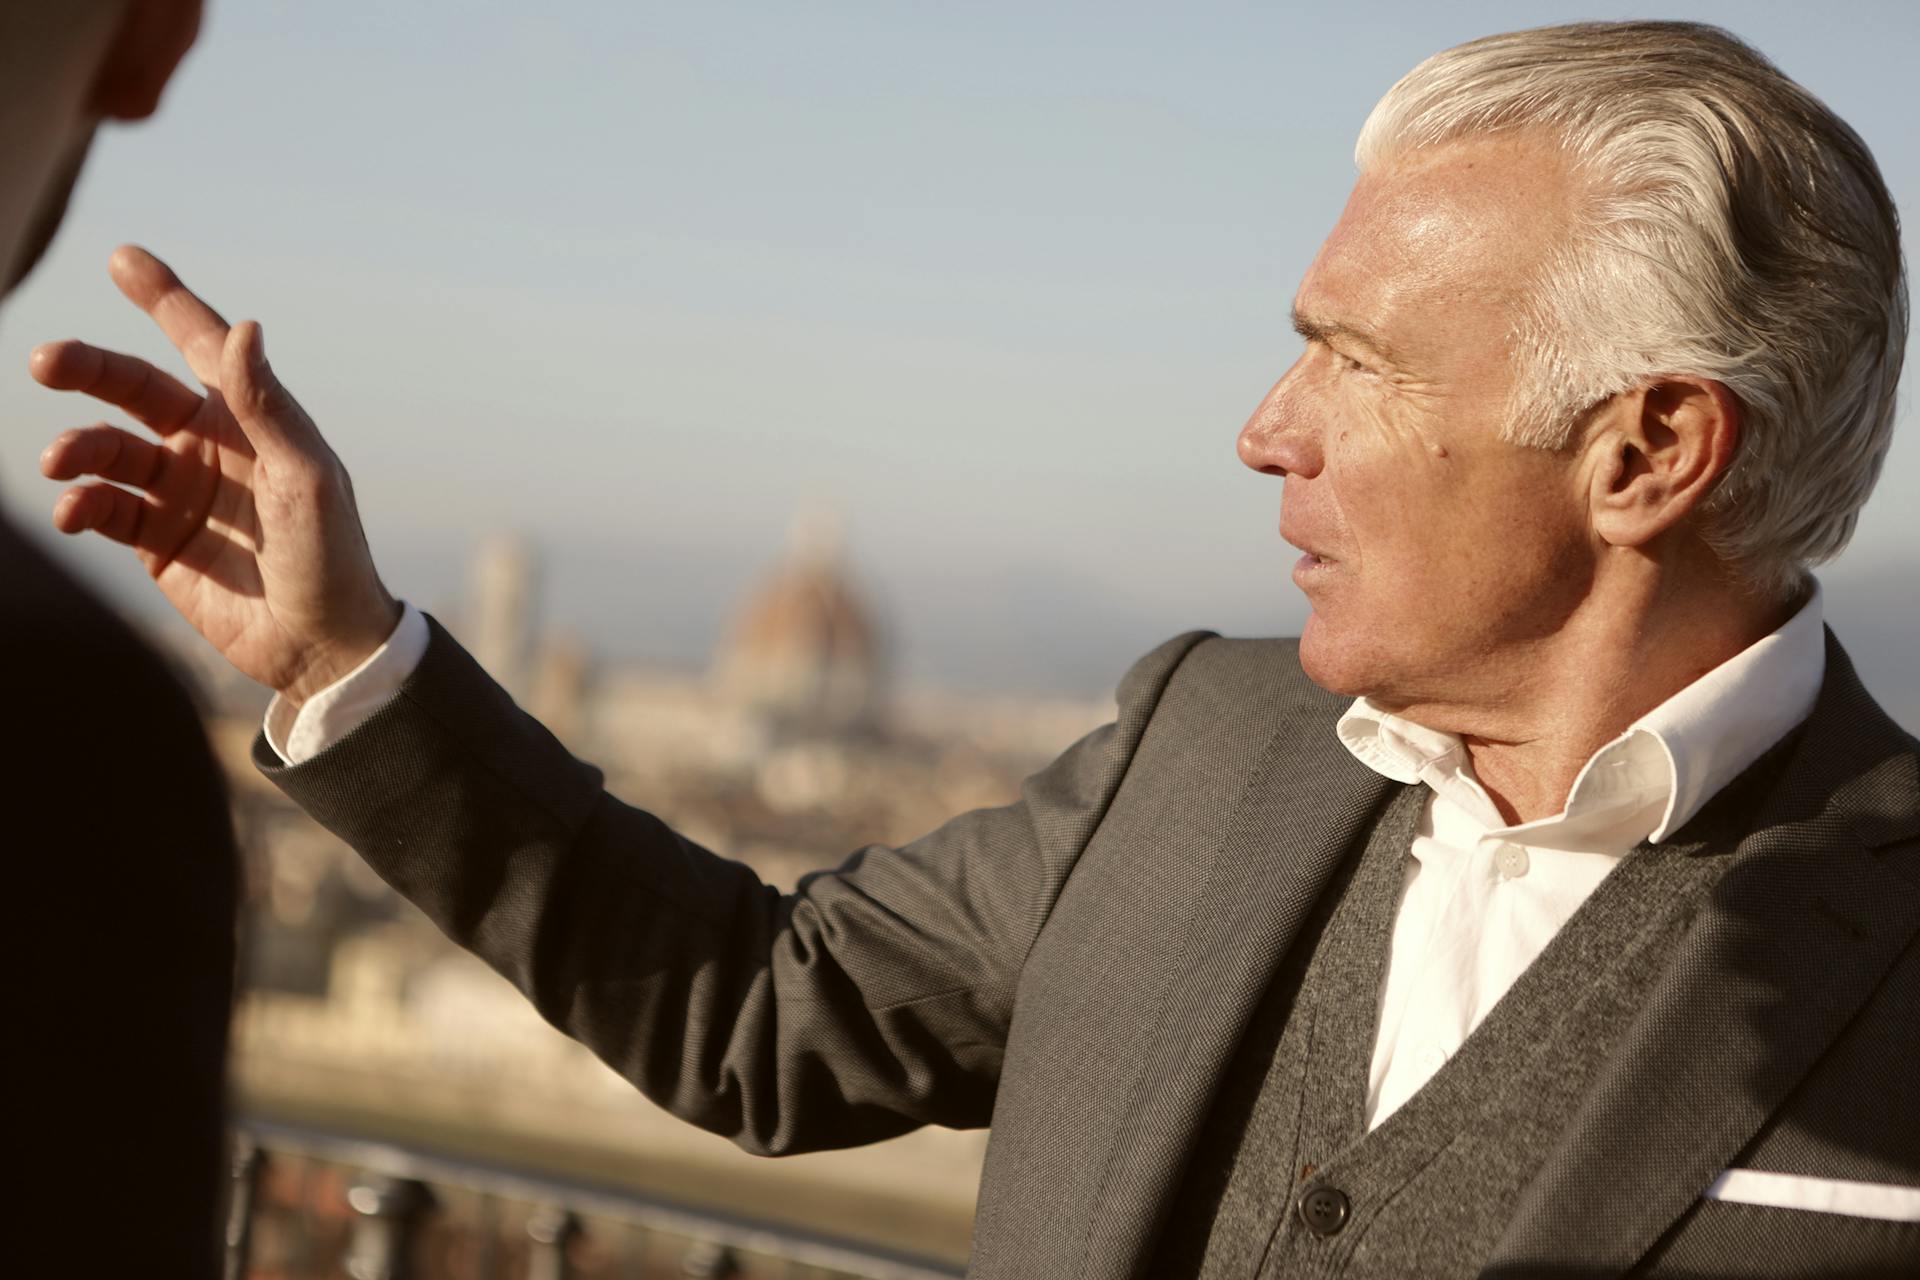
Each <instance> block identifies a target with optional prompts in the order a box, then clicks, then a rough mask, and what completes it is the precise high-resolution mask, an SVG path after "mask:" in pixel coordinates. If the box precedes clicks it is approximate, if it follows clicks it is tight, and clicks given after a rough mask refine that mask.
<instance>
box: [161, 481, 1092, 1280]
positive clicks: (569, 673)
mask: <svg viewBox="0 0 1920 1280" xmlns="http://www.w3.org/2000/svg"><path fill="white" fill-rule="evenodd" d="M771 559H772V563H771V564H770V566H769V568H768V570H767V572H766V573H765V574H764V576H763V577H762V578H761V580H760V581H759V582H758V583H756V584H755V585H753V586H752V587H751V588H750V589H749V590H748V591H747V592H746V593H745V595H744V597H743V598H742V599H741V600H740V602H739V604H738V607H737V609H736V610H735V613H734V616H733V619H732V622H731V625H730V626H729V628H728V629H727V630H726V631H725V633H724V634H723V635H719V636H716V637H715V643H714V648H713V654H712V659H711V662H710V664H709V665H708V667H707V668H706V669H705V670H698V671H688V670H669V669H658V668H647V667H634V666H624V665H622V666H615V665H610V664H606V663H602V662H599V661H596V659H595V657H594V655H593V654H592V653H590V652H589V651H588V650H587V649H586V647H585V646H584V645H582V644H581V643H580V642H578V641H577V640H574V639H571V638H569V637H568V636H566V635H561V634H553V633H552V632H550V631H549V630H547V629H546V628H545V627H544V626H543V624H542V621H541V615H542V611H541V603H540V598H541V569H540V557H539V551H538V548H537V547H535V546H533V545H532V544H530V543H529V542H527V541H525V540H521V539H517V538H514V537H510V536H501V537H497V538H494V539H492V540H490V541H489V542H488V543H487V544H486V545H484V546H482V547H479V548H477V549H476V552H475V555H474V557H473V561H472V569H471V575H470V581H469V585H468V587H467V589H466V591H465V592H464V598H462V599H458V600H453V601H446V602H421V603H423V604H425V605H426V606H427V607H428V608H429V611H430V612H433V613H434V614H435V616H436V617H438V618H440V620H441V621H442V622H444V623H446V624H447V625H448V626H449V627H450V629H452V630H453V631H454V633H455V634H456V635H457V636H459V637H460V639H461V640H462V642H463V643H464V644H465V645H467V647H468V648H469V649H470V650H471V651H472V652H473V653H474V654H475V656H476V657H477V658H478V659H479V660H480V661H481V662H482V664H483V665H485V666H486V668H487V669H488V670H489V671H490V672H492V673H493V674H494V676H495V677H496V678H497V679H499V680H500V682H501V683H502V684H503V685H504V686H505V687H506V688H507V689H508V690H509V691H510V692H512V693H513V695H514V696H515V698H516V699H517V700H518V701H519V702H520V703H521V705H522V706H524V707H526V708H527V709H528V710H530V711H531V712H532V713H533V714H534V715H536V716H538V717H539V718H540V719H541V720H542V721H543V722H544V723H545V724H547V725H548V727H550V728H551V729H552V730H553V731H554V732H555V733H556V734H557V735H558V736H559V737H560V738H561V740H562V741H563V742H565V743H566V744H567V745H568V746H569V748H571V749H572V750H573V751H574V752H575V754H577V755H579V756H580V757H582V758H583V759H587V760H591V761H593V762H594V763H596V764H597V765H599V766H600V767H601V768H602V769H603V770H604V771H605V773H606V777H607V786H608V789H609V790H610V791H612V792H613V793H614V794H615V795H617V796H619V797H621V798H622V799H624V800H626V801H628V802H629V803H633V804H636V805H639V806H641V807H644V808H646V809H649V810H650V811H652V812H654V813H656V814H658V815H659V816H660V817H662V818H663V819H664V820H666V821H667V822H669V823H670V824H672V825H673V826H674V827H676V828H677V829H678V830H680V831H681V832H683V833H684V834H686V835H688V836H689V837H691V838H692V839H695V840H697V841H699V842H700V843H701V844H703V845H705V846H706V847H707V848H709V849H712V850H715V851H716V852H719V853H721V854H723V855H724V856H727V857H731V858H735V859H738V860H740V861H743V862H746V863H747V864H749V865H750V866H752V867H753V868H754V869H755V870H756V871H757V872H758V873H759V874H760V876H761V877H762V878H763V879H764V880H766V881H768V882H769V883H772V884H776V885H778V886H780V887H782V888H791V887H792V885H793V882H794V881H795V880H796V879H797V878H798V877H799V876H800V875H802V874H803V873H805V872H807V871H811V870H815V869H818V868H820V867H826V866H832V865H834V864H836V863H838V862H839V861H841V860H842V859H843V858H844V857H845V856H846V855H847V854H849V853H850V852H852V851H853V850H855V849H857V848H859V847H861V846H863V845H866V844H869V843H873V842H875V841H882V842H888V843H895V842H902V841H905V840H908V839H911V838H913V837H914V836H917V835H920V834H922V833H924V832H925V831H927V830H930V829H931V828H933V827H934V826H937V825H938V824H939V823H940V822H942V821H944V820H945V819H947V818H949V817H951V816H953V815H954V814H956V813H959V812H961V811H963V810H966V809H970V808H974V807H978V806H982V805H993V804H1003V803H1006V802H1007V801H1009V800H1011V799H1012V798H1013V797H1014V796H1015V794H1016V792H1017V788H1018V784H1019V781H1020V779H1021V778H1022V777H1024V776H1025V775H1026V774H1027V773H1029V772H1031V771H1032V770H1033V769H1034V768H1036V767H1038V766H1039V765H1041V764H1043V763H1045V762H1046V761H1047V760H1049V759H1051V758H1052V757H1053V756H1054V755H1056V754H1058V752H1059V751H1060V750H1061V749H1062V748H1063V747H1065V746H1066V745H1067V744H1068V743H1070V742H1072V741H1073V740H1074V739H1076V738H1077V737H1079V736H1080V735H1081V734H1083V733H1085V732H1086V731H1088V730H1089V729H1091V728H1093V727H1094V726H1096V725H1097V724H1099V723H1100V722H1101V721H1103V720H1105V719H1107V718H1109V717H1110V714H1111V712H1110V707H1109V706H1107V705H1106V704H1104V703H1094V702H1081V701H1071V700H1064V699H1051V700H1036V699H1032V698H999V699H996V698H983V697H977V696H969V697H962V696H958V695H950V694H942V693H940V692H938V691H932V690H913V689H903V688H899V687H896V686H895V684H894V682H893V681H891V680H890V679H889V672H890V671H891V670H892V669H893V667H894V662H893V659H894V656H895V655H894V654H893V653H891V652H890V650H889V646H888V642H887V634H888V633H887V629H886V627H885V625H884V621H883V620H881V619H877V618H875V617H874V616H873V614H872V612H871V610H870V608H869V605H868V604H867V602H866V600H865V599H864V598H863V595H862V592H861V591H860V589H859V586H858V584H857V581H856V580H855V576H854V575H853V574H852V573H851V572H850V570H849V568H848V566H847V557H846V556H845V554H844V551H843V548H842V547H841V545H840V540H839V538H838V536H837V534H836V532H835V529H834V527H833V524H832V522H831V521H830V520H828V519H826V518H824V517H823V516H820V515H810V516H803V517H802V518H801V519H800V520H798V521H797V522H796V526H795V529H794V532H793V535H792V538H791V543H790V545H789V546H788V547H787V548H785V550H784V551H783V552H778V553H777V554H776V555H774V556H773V557H771ZM178 656H179V658H180V660H181V661H182V662H184V663H185V664H187V665H188V666H189V668H190V669H191V671H192V673H193V674H194V676H195V677H197V682H198V683H199V684H200V686H201V687H202V689H203V690H204V691H205V695H206V700H207V705H208V708H209V730H210V734H211V736H212V739H213V742H214V744H215V749H216V751H217V753H218V754H219V756H220V757H221V759H222V761H223V763H224V765H225V767H226V769H227V771H228V773H229V775H230V780H231V787H232V794H233V803H234V820H235V825H236V830H237V832H238V835H239V838H240V843H241V847H242V850H243V854H244V857H245V860H246V876H247V884H246V890H245V901H246V904H247V905H246V907H245V908H244V913H243V921H242V954H243V973H242V995H241V998H240V1001H239V1004H238V1006H237V1008H236V1011H235V1020H234V1057H233V1082H234V1088H235V1093H236V1108H237V1110H238V1111H239V1112H240V1113H241V1114H243V1115H245V1116H250V1117H253V1118H255V1119H258V1120H261V1121H264V1122H269V1123H275V1124H290V1125H298V1126H309V1127H312V1128H315V1129H318V1130H323V1131H325V1132H327V1133H331V1134H345V1135H352V1136H354V1137H357V1138H365V1139H369V1140H388V1141H394V1142H402V1143H406V1144H408V1145H409V1146H410V1147H411V1148H413V1149H424V1150H429V1151H433V1152H439V1153H445V1154H447V1155H450V1156H454V1157H465V1158H472V1159H478V1160H485V1161H489V1162H493V1163H495V1164H506V1165H509V1166H511V1167H514V1168H520V1169H525V1170H527V1171H529V1172H530V1173H536V1174H544V1175H550V1176H556V1177H566V1178H575V1179H583V1180H588V1181H592V1182H595V1183H597V1184H601V1185H607V1186H615V1187H625V1188H629V1189H631V1190H633V1191H636V1192H640V1193H645V1194H648V1195H653V1196H659V1197H664V1198H666V1199H669V1200H672V1201H674V1202H677V1203H682V1204H688V1205H695V1206H710V1207H714V1208H720V1209H725V1210H728V1211H731V1212H735V1213H740V1214H745V1215H749V1216H751V1217H755V1218H760V1219H765V1220H767V1221H771V1222H784V1223H791V1224H793V1225H796V1226H805V1227H807V1228H810V1229H813V1230H817V1231H823V1232H827V1233H829V1234H831V1235H835V1236H840V1237H845V1238H848V1239H853V1240H859V1241H863V1242H868V1243H871V1244H874V1245H876V1246H881V1247H885V1248H891V1249H895V1250H902V1251H906V1252H910V1253H913V1254H919V1255H924V1256H927V1257H930V1258H937V1259H945V1260H950V1261H957V1260H960V1259H963V1258H964V1257H965V1252H966V1243H967V1237H968V1232H969V1229H970V1225H971V1218H972V1207H973V1197H974V1190H975V1186H976V1183H977V1181H978V1177H979V1167H980V1160H981V1156H982V1153H983V1151H984V1147H985V1134H984V1132H969V1133H960V1132H953V1131H949V1130H925V1131H922V1132H919V1133H916V1134H911V1135H908V1136H906V1137H904V1138H900V1139H897V1140H895V1141H893V1142H890V1143H886V1144H882V1145H879V1146H875V1147H870V1148H866V1149H862V1150H858V1151H849V1152H832V1153H823V1154H818V1155H808V1156H801V1157H791V1158H787V1159H783V1160H765V1159H758V1158H755V1157H751V1156H748V1155H746V1154H744V1153H742V1152H740V1151H739V1150H737V1149H736V1148H734V1147H733V1146H732V1145H731V1144H730V1143H728V1142H726V1141H724V1140H723V1139H720V1138H717V1137H714V1136H712V1135H709V1134H706V1133H702V1132H700V1131H697V1130H695V1129H693V1128H691V1127H690V1126H687V1125H685V1124H683V1123H682V1122H680V1121H678V1120H675V1119H673V1118H671V1117H669V1116H667V1115H666V1114H665V1113H664V1112H662V1111H660V1110H658V1109H657V1108H655V1107H654V1106H653V1105H652V1104H651V1103H649V1102H647V1101H646V1100H645V1099H644V1098H642V1097H641V1096H640V1095H639V1094H638V1093H637V1092H636V1091H635V1090H634V1089H633V1088H632V1087H631V1086H630V1085H628V1084H627V1083H626V1082H625V1081H624V1080H622V1079H620V1078H619V1077H618V1076H616V1075H615V1074H614V1073H613V1072H612V1071H611V1070H609V1069H608V1068H606V1067H605V1066H603V1065H602V1064H601V1063H600V1062H599V1061H598V1060H597V1059H595V1058H594V1057H593V1056H592V1055H591V1054H590V1053H589V1052H588V1051H587V1050H586V1049H584V1048H583V1047H581V1046H579V1045H577V1044H575V1043H573V1042H572V1041H570V1040H568V1039H566V1038H565V1037H563V1036H562V1035H560V1033H559V1032H557V1031H555V1030H553V1029H552V1028H551V1027H549V1026H548V1025H547V1024H546V1023H545V1022H544V1021H542V1019H541V1018H540V1017H539V1016H538V1015H537V1014H536V1013H535V1012H534V1011H533V1010H532V1008H531V1007H530V1006H529V1005H528V1004H527V1003H526V1002H525V1000H523V999H522V997H521V996H520V995H519V993H518V992H516V991H514V990H513V989H512V988H511V987H510V986H509V985H508V984H507V983H506V982H505V980H503V979H501V978H500V977H498V976H496V975H495V974H494V973H492V972H491V971H490V970H489V969H487V968H486V967H485V966H484V965H482V964H481V963H480V962H479V961H477V960H475V959H473V958H472V957H470V956H468V955H466V954H465V953H464V952H462V951H460V950H459V949H458V948H456V947H454V946H453V945H452V944H451V943H449V942H447V941H446V940H445V939H444V938H443V937H442V936H441V935H440V934H439V932H438V931H437V930H436V929H435V928H434V927H433V926H432V925H431V924H429V923H428V922H427V921H426V919H425V918H424V917H423V916H421V915H420V914H419V913H418V912H417V911H415V910H414V909H413V908H412V907H411V906H409V905H408V904H407V903H405V902H403V901H402V900H400V899H399V898H398V897H397V896H396V895H395V894H394V893H392V891H390V890H389V889H388V888H387V887H386V886H385V884H384V883H383V882H381V881H380V880H379V878H378V877H377V876H376V875H374V874H373V873H372V872H371V871H370V870H368V869H367V868H366V866H365V865H364V864H363V863H362V862H361V861H360V860H359V858H358V857H357V856H356V855H355V854H354V853H353V852H352V851H351V850H349V849H348V848H346V847H345V846H344V845H342V844H341V843H340V842H339V841H337V840H336V839H334V838H333V837H332V836H331V835H329V834H328V833H327V832H325V831H323V830H322V829H321V828H319V827H318V826H317V825H316V824H314V823H313V822H311V821H310V820H309V819H307V818H306V817H305V816H304V815H303V814H302V813H300V812H299V811H298V810H297V809H295V808H294V807H293V806H292V805H291V804H290V803H289V802H288V801H287V800H286V799H285V798H284V797H283V796H282V795H281V794H280V792H279V791H278V790H277V789H275V788H274V787H273V786H272V785H271V784H269V783H267V782H266V781H265V780H264V779H263V778H262V777H261V776H260V775H259V773H258V772H257V771H256V770H255V769H254V768H253V766H252V764H251V762H250V759H249V752H250V749H251V744H252V740H253V738H254V735H255V734H256V732H258V729H259V726H260V723H261V716H262V712H263V710H264V705H265V697H264V694H263V693H262V692H261V691H260V690H259V689H257V688H256V687H254V686H252V685H251V684H250V683H248V682H247V681H245V680H244V679H242V678H240V677H238V676H237V675H235V674H233V673H232V672H230V671H229V670H227V669H225V668H224V667H223V666H222V665H220V664H219V662H218V659H215V658H211V657H210V656H209V655H208V654H206V653H204V652H203V651H201V650H200V649H197V648H185V649H183V650H182V651H181V652H180V653H179V655H178ZM281 1173H282V1175H284V1173H285V1169H284V1167H282V1169H281ZM343 1185H344V1184H343ZM283 1234H284V1233H283ZM271 1236H272V1233H271V1232H267V1233H265V1234H264V1235H263V1236H262V1238H260V1239H256V1240H255V1241H253V1243H252V1252H253V1255H254V1259H255V1261H254V1267H253V1270H252V1272H251V1274H255V1275H277V1274H291V1273H297V1272H290V1271H288V1270H287V1268H286V1267H285V1266H284V1265H276V1264H275V1262H274V1256H275V1253H276V1250H277V1251H278V1252H279V1253H282V1254H284V1253H286V1252H287V1251H288V1250H289V1249H291V1248H293V1247H294V1245H293V1243H290V1242H289V1240H287V1239H278V1240H276V1239H274V1238H269V1237H271ZM309 1243H311V1242H310V1241H309ZM315 1273H316V1274H325V1273H326V1272H324V1271H317V1272H315ZM454 1273H456V1274H458V1273H459V1271H458V1269H457V1268H456V1270H455V1272H454ZM635 1274H638V1272H636V1273H635ZM673 1274H679V1273H678V1272H674V1273H673ZM716 1274H717V1273H716Z"/></svg>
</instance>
